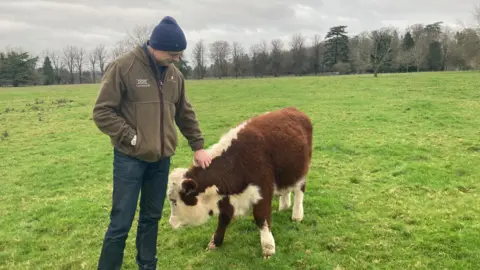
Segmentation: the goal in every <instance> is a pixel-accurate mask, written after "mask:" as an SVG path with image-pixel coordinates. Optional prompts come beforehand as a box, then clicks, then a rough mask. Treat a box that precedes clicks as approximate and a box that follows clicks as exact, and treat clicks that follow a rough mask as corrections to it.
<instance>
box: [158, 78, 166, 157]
mask: <svg viewBox="0 0 480 270" xmlns="http://www.w3.org/2000/svg"><path fill="white" fill-rule="evenodd" d="M165 73H166V71H165ZM159 93H160V144H161V147H162V149H161V152H160V153H161V154H160V158H162V157H163V156H164V153H165V133H164V130H163V117H164V113H163V110H164V104H163V82H162V81H159Z"/></svg>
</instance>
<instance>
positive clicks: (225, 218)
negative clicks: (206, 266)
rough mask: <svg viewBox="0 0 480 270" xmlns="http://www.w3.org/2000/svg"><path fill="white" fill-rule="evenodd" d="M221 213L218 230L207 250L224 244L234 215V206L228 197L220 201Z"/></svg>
mask: <svg viewBox="0 0 480 270" xmlns="http://www.w3.org/2000/svg"><path fill="white" fill-rule="evenodd" d="M218 206H219V209H220V214H219V215H218V223H217V230H216V231H215V233H214V234H213V236H212V239H211V240H210V243H208V246H207V250H211V249H215V248H217V247H219V246H221V245H222V244H223V239H224V237H225V232H226V230H227V227H228V225H229V224H230V221H231V220H232V217H233V212H234V209H233V206H232V205H231V204H230V202H229V200H228V198H225V199H223V200H221V201H219V202H218Z"/></svg>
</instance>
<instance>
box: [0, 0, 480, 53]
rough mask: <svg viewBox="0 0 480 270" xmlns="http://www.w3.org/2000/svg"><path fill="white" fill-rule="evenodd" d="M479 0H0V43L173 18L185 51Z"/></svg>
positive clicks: (417, 15) (359, 24)
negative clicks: (202, 44) (218, 42)
mask: <svg viewBox="0 0 480 270" xmlns="http://www.w3.org/2000/svg"><path fill="white" fill-rule="evenodd" d="M477 3H478V0H403V1H392V0H317V1H315V0H298V1H283V0H279V1H274V0H241V1H240V0H238V1H234V0H223V1H222V0H156V1H148V0H141V1H139V2H136V1H131V0H76V1H75V0H42V1H40V0H39V1H36V0H0V36H1V37H2V38H1V39H0V48H2V49H3V48H5V46H20V47H21V48H23V49H25V50H28V51H31V52H35V53H40V52H41V51H43V50H45V49H48V50H58V51H61V49H62V48H63V47H64V46H65V45H67V44H73V45H77V46H81V47H84V48H85V49H92V48H93V47H95V46H96V45H97V44H100V43H103V44H105V45H106V46H111V45H113V44H115V43H116V42H117V41H119V40H121V39H122V38H123V37H124V35H125V33H126V32H127V31H129V30H131V29H132V28H133V27H134V26H135V25H136V24H138V25H152V24H157V23H158V22H159V21H160V20H161V18H162V17H163V16H165V15H170V16H173V17H174V18H175V19H176V20H177V22H178V23H179V24H180V26H181V27H182V28H183V29H184V31H185V34H186V36H187V40H188V42H189V43H188V46H189V47H188V49H187V52H186V56H187V57H188V58H190V56H191V49H192V48H193V45H194V43H195V42H196V41H198V40H199V39H203V40H205V41H206V42H207V43H208V42H211V41H214V40H217V39H223V40H227V41H229V42H232V41H239V42H241V43H242V44H243V45H244V46H245V47H246V48H248V47H249V46H250V45H251V44H253V43H258V42H260V41H262V40H266V41H270V40H271V39H273V38H282V39H284V40H285V41H287V42H288V38H289V37H290V36H291V35H292V34H293V33H296V32H301V33H302V34H304V35H306V36H307V37H310V36H312V35H313V34H315V33H317V34H320V35H321V36H322V37H324V36H325V34H326V32H327V31H328V29H329V27H331V26H334V25H339V24H345V25H348V28H347V29H348V31H349V33H350V34H355V33H358V32H360V31H363V30H372V29H375V28H378V27H381V26H389V25H390V26H396V27H401V28H405V27H406V26H407V25H410V24H413V23H432V22H436V21H444V22H445V23H446V24H449V25H451V26H455V24H458V22H459V21H469V20H471V18H472V15H471V12H472V10H473V7H474V5H475V4H477Z"/></svg>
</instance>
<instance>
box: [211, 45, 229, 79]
mask: <svg viewBox="0 0 480 270" xmlns="http://www.w3.org/2000/svg"><path fill="white" fill-rule="evenodd" d="M229 56H230V44H229V43H228V42H227V41H223V40H217V41H214V42H213V43H211V44H210V58H211V60H212V62H213V66H214V68H215V71H216V74H217V77H219V78H222V77H226V76H227V75H228V60H227V59H228V57H229Z"/></svg>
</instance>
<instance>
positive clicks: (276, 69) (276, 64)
mask: <svg viewBox="0 0 480 270" xmlns="http://www.w3.org/2000/svg"><path fill="white" fill-rule="evenodd" d="M271 45H272V50H271V52H270V61H271V63H272V65H271V71H272V74H273V76H275V77H277V76H278V75H279V74H280V71H281V68H282V61H283V57H282V55H283V42H282V40H281V39H274V40H272V42H271Z"/></svg>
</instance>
